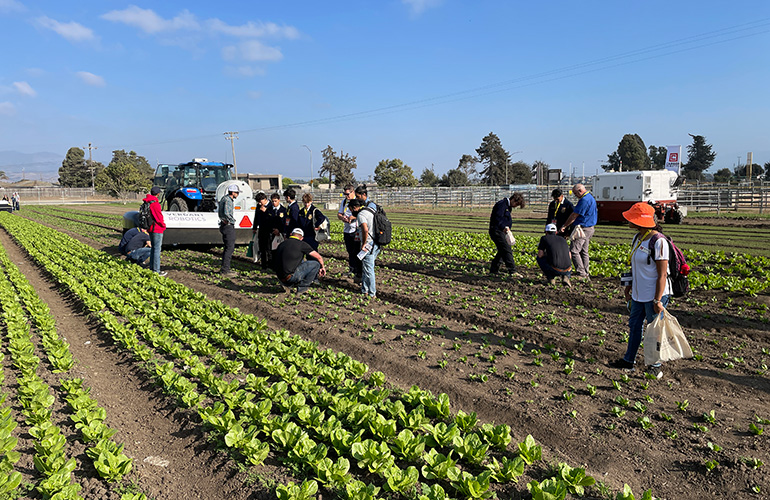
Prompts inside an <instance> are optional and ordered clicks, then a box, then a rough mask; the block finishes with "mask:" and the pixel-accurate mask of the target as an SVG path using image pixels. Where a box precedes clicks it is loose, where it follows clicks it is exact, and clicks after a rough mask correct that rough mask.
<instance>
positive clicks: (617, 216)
mask: <svg viewBox="0 0 770 500" xmlns="http://www.w3.org/2000/svg"><path fill="white" fill-rule="evenodd" d="M683 181H684V178H683V177H681V176H679V175H677V173H676V172H672V171H670V170H637V171H629V172H607V173H603V174H599V175H597V176H596V177H594V182H593V188H592V193H593V195H594V198H595V199H596V204H597V208H598V210H599V220H602V221H608V222H623V221H624V220H625V219H623V212H625V211H626V210H628V209H629V208H631V206H632V205H633V204H634V203H638V202H640V201H642V202H646V203H649V204H650V205H652V206H653V207H655V213H656V214H657V216H658V219H659V220H660V221H664V222H667V223H671V224H679V223H680V222H681V221H682V219H683V218H684V217H685V216H686V215H687V209H686V208H685V207H681V206H679V204H678V203H677V193H678V191H679V186H680V185H681V184H682V182H683Z"/></svg>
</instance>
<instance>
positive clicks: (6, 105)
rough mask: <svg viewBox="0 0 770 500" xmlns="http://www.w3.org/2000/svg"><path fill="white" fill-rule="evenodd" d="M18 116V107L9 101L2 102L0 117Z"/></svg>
mask: <svg viewBox="0 0 770 500" xmlns="http://www.w3.org/2000/svg"><path fill="white" fill-rule="evenodd" d="M14 114H16V107H15V106H14V105H13V104H11V103H10V102H8V101H5V102H0V115H4V116H12V115H14Z"/></svg>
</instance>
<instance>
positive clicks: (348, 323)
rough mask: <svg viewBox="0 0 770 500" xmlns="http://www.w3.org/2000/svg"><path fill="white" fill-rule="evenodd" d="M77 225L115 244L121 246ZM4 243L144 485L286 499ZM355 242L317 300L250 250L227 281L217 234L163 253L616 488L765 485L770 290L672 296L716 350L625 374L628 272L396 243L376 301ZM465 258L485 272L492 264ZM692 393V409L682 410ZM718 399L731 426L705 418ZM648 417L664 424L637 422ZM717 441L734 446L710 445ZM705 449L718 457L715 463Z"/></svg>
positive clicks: (205, 287) (226, 296)
mask: <svg viewBox="0 0 770 500" xmlns="http://www.w3.org/2000/svg"><path fill="white" fill-rule="evenodd" d="M73 236H75V237H78V238H79V239H81V241H85V242H87V243H88V244H90V245H92V246H94V247H96V248H99V249H103V250H105V251H108V252H111V253H115V247H114V245H109V246H105V245H104V244H102V243H98V242H95V241H93V240H86V239H84V238H82V237H80V236H78V235H74V234H73ZM0 242H2V244H3V246H4V247H5V248H6V249H8V251H9V253H10V254H11V255H12V257H11V258H12V260H13V261H14V262H16V263H17V265H19V266H20V267H21V268H22V271H23V272H24V273H25V274H26V275H27V276H28V278H29V279H30V281H31V282H32V283H33V285H34V286H35V288H36V290H38V293H39V294H40V295H41V297H42V298H43V300H45V301H46V302H47V303H48V304H49V306H50V307H51V309H52V311H54V316H55V317H56V319H57V324H58V325H59V328H60V330H59V331H60V332H62V334H63V335H65V336H66V337H67V339H68V341H69V342H70V344H71V349H72V350H73V354H74V355H75V357H76V358H78V359H79V360H80V364H79V365H78V367H77V369H76V373H75V375H77V376H82V377H83V378H84V379H86V384H87V385H89V386H91V387H93V388H94V389H93V393H92V394H94V395H95V397H96V398H97V399H98V400H99V402H100V403H101V404H102V406H104V407H105V408H106V409H107V413H108V415H109V417H108V418H109V421H108V422H109V424H110V425H111V426H112V427H114V428H116V429H120V433H119V435H118V436H117V439H118V440H122V441H123V442H125V443H126V453H127V454H129V455H130V456H132V457H134V458H135V459H136V460H135V463H134V471H135V472H134V473H132V477H131V479H133V480H134V481H135V482H136V483H137V484H138V485H139V487H140V489H141V490H142V491H145V492H146V493H148V494H150V495H152V496H153V497H154V498H157V499H160V498H258V497H263V496H265V497H267V496H270V497H271V498H272V496H273V494H272V493H269V491H268V489H267V488H265V487H260V486H246V485H244V480H245V479H247V478H246V476H245V474H244V473H240V474H239V473H237V472H235V471H234V469H233V467H232V466H231V465H230V463H231V462H230V461H229V460H228V459H227V457H226V456H225V455H224V454H223V453H222V452H218V451H216V450H215V449H214V446H213V445H211V444H209V443H208V442H207V440H206V437H205V435H202V434H201V432H200V430H199V429H200V425H198V421H197V416H195V415H190V414H188V413H187V412H184V411H180V410H176V409H174V408H173V407H172V406H171V404H170V403H169V402H168V401H167V400H166V398H165V397H164V395H163V394H162V393H161V392H160V391H159V390H157V389H156V388H155V387H154V386H153V385H152V384H151V383H150V382H148V380H149V377H148V376H147V374H146V373H144V371H143V369H142V368H141V367H137V366H136V364H135V362H133V361H132V360H131V359H129V358H128V357H126V356H125V354H123V353H122V352H120V350H119V349H116V348H114V347H113V346H112V345H111V342H110V340H109V339H108V338H107V337H104V336H102V335H101V334H100V333H99V332H97V331H95V330H94V329H93V328H91V327H90V325H89V322H88V320H87V318H85V317H84V316H82V315H81V314H80V313H79V312H78V311H77V308H76V307H74V306H73V304H70V303H68V302H67V301H66V300H64V299H62V298H61V297H60V296H59V294H58V292H57V290H56V289H55V287H53V286H52V285H51V284H50V282H49V281H48V280H47V278H46V277H45V276H44V275H42V274H41V273H40V272H39V270H38V269H37V268H36V267H35V266H34V265H32V264H30V263H29V261H27V260H26V258H25V257H24V255H23V254H22V253H21V252H20V251H19V250H18V248H16V247H15V246H14V245H13V244H11V243H10V240H9V239H8V238H7V236H6V235H5V234H4V233H3V234H2V237H1V238H0ZM343 252H344V250H343V249H342V247H341V246H340V245H339V244H328V245H325V246H322V248H321V253H322V254H323V255H324V257H325V258H326V259H327V261H328V264H329V268H330V277H329V278H327V279H325V280H323V284H322V285H321V286H320V287H318V288H314V289H313V290H312V291H311V292H309V293H308V294H307V295H305V296H302V297H297V296H295V295H293V294H292V295H285V294H284V293H283V291H282V289H281V287H280V286H279V285H278V283H277V281H276V280H275V278H274V277H273V276H272V275H271V274H269V273H268V272H265V271H262V270H261V269H258V268H257V267H256V266H254V264H253V263H251V262H248V261H247V260H246V259H245V258H241V259H240V260H239V261H238V262H237V263H236V265H235V268H236V270H237V272H238V277H237V278H234V279H232V280H219V279H216V277H215V275H214V271H215V270H216V269H217V268H218V264H219V262H218V258H219V254H218V250H216V249H214V250H213V251H212V252H211V253H207V252H198V251H194V250H189V249H188V250H169V251H165V250H164V252H163V258H162V260H163V266H164V268H165V269H168V270H169V277H170V278H171V279H174V280H175V281H178V282H180V283H184V284H185V285H187V286H189V287H191V288H194V289H196V290H198V291H201V292H203V293H205V294H206V295H207V296H208V297H209V298H211V299H216V300H221V301H222V302H224V303H226V304H228V305H230V306H233V307H238V308H239V309H240V310H241V311H242V312H253V313H254V314H256V315H257V316H259V317H263V318H266V319H267V320H268V323H269V325H270V326H271V327H272V328H288V329H290V330H291V331H292V332H294V333H297V334H300V335H302V336H303V337H306V338H309V339H312V340H314V341H317V342H318V343H319V345H320V347H322V348H326V347H328V348H331V349H334V350H340V351H344V352H346V353H348V354H350V355H351V356H353V357H354V358H356V359H359V360H361V361H363V362H365V363H367V364H368V365H369V367H370V370H371V371H382V372H384V373H385V374H386V376H387V378H388V380H389V381H390V382H391V383H392V384H394V385H396V386H398V387H400V388H403V389H408V388H409V387H410V386H411V385H413V384H418V385H419V386H420V387H422V388H423V389H429V390H431V391H432V392H433V393H434V394H438V393H442V392H443V393H447V394H448V395H449V397H450V399H451V401H452V407H453V411H457V410H459V409H463V410H464V411H466V412H471V411H475V412H477V413H478V415H479V417H480V419H481V420H483V421H486V422H492V421H494V422H495V423H507V424H509V425H510V426H511V427H512V429H513V434H514V437H515V439H516V440H518V441H521V440H523V439H524V437H526V435H527V434H532V435H533V436H534V437H535V438H536V439H537V440H538V441H539V442H540V443H542V444H543V446H544V448H545V450H544V457H545V459H546V460H547V461H548V462H549V463H555V462H557V461H565V462H567V463H569V464H570V465H573V466H579V465H586V466H587V469H588V473H589V474H591V475H593V476H594V477H595V478H596V479H597V480H598V481H603V482H605V483H606V484H607V485H609V486H610V487H611V489H612V490H613V491H617V490H619V489H621V488H622V486H623V483H624V482H625V483H628V484H629V485H630V486H631V487H632V488H633V490H634V491H635V492H636V493H637V494H639V493H640V492H641V491H643V490H645V489H648V488H652V489H653V492H654V493H655V495H656V496H659V497H665V498H693V499H696V498H697V499H702V498H758V497H757V496H756V495H755V494H754V493H752V492H751V488H752V487H755V486H759V487H760V488H761V491H762V492H763V493H764V492H765V491H770V473H768V467H767V466H763V467H759V468H758V469H753V468H751V467H750V466H749V465H747V463H746V461H745V460H744V459H745V458H755V459H759V460H761V461H762V462H764V463H765V464H768V466H770V446H768V443H767V439H768V436H767V435H761V436H755V435H754V434H751V433H749V432H748V428H749V424H751V423H752V422H755V415H757V416H760V417H762V418H765V419H767V418H770V405H768V401H770V382H769V381H768V378H767V373H766V371H767V370H766V369H762V368H761V366H762V365H763V364H764V363H766V362H767V359H766V358H768V357H770V355H768V354H766V353H763V352H762V349H763V348H767V346H768V345H769V344H768V332H769V331H770V324H769V323H768V320H769V319H770V315H769V314H768V312H767V306H768V305H770V301H768V298H767V296H762V297H759V298H755V299H752V298H748V297H745V296H741V295H736V294H728V293H723V292H715V291H711V292H700V291H698V292H693V293H692V294H691V296H690V297H689V298H688V299H687V300H686V301H677V302H676V303H675V304H673V305H672V307H671V311H672V312H673V313H674V314H675V315H676V316H677V318H678V319H679V321H680V323H681V324H682V326H683V328H684V331H685V333H686V334H687V336H688V338H689V339H690V342H691V345H692V346H693V348H694V349H695V350H696V352H697V354H698V355H699V356H702V358H701V359H700V360H694V359H693V360H683V361H676V362H672V363H668V364H666V365H664V377H663V378H662V379H661V380H653V381H649V380H646V379H645V378H644V377H643V375H642V374H641V373H639V372H635V373H631V374H629V375H628V380H627V381H623V380H622V379H621V377H622V375H623V373H622V372H621V371H618V370H613V369H611V368H609V367H607V362H608V361H609V360H611V359H615V358H617V357H619V356H620V355H621V354H622V352H623V351H624V350H625V341H624V340H623V334H624V333H625V332H626V331H627V326H626V324H625V323H626V320H627V314H626V311H625V304H624V303H623V301H622V300H621V295H620V292H619V290H618V288H617V287H616V285H615V283H614V282H611V281H608V280H594V281H592V282H590V283H584V282H575V283H574V284H573V287H572V288H571V289H567V288H564V287H563V286H561V285H558V286H556V287H552V286H547V285H544V284H542V283H541V280H540V278H539V276H538V274H537V273H535V272H534V270H523V273H524V274H525V278H524V279H521V280H507V279H498V278H490V277H488V276H486V275H482V274H480V273H473V272H465V271H454V270H452V269H456V267H457V266H456V264H457V262H454V261H446V262H445V261H443V260H442V259H440V258H435V257H425V256H422V255H415V254H408V253H403V252H395V251H390V250H386V251H385V253H384V254H383V255H382V256H381V257H380V258H379V259H378V268H377V287H378V292H377V299H375V300H371V301H369V300H366V299H363V298H362V297H361V296H360V294H359V293H358V287H357V285H355V284H353V283H352V280H350V279H348V278H346V277H344V271H345V270H346V267H347V266H346V263H345V262H344V260H343V258H344V255H343ZM239 253H241V254H242V252H241V251H239ZM468 265H469V266H470V269H477V270H478V269H480V268H481V267H482V266H483V263H468ZM212 278H213V279H212ZM89 341H90V343H89V344H86V342H89ZM519 349H520V350H519ZM567 357H572V358H574V360H575V364H574V371H573V372H572V373H571V374H566V373H565V370H564V367H565V359H566V358H567ZM640 364H641V360H640ZM758 371H763V373H762V374H759V373H758ZM483 377H485V378H486V381H482V380H483ZM613 381H614V382H616V383H617V384H618V387H619V388H620V390H618V389H617V388H615V387H614V386H613ZM647 384H649V385H647ZM589 386H592V387H593V388H595V394H593V395H591V394H590V392H592V389H591V388H590V387H589ZM565 392H566V393H567V396H566V397H565V395H564V393H565ZM570 395H572V396H570ZM618 396H622V397H623V398H627V399H628V400H629V406H628V407H627V408H622V409H624V410H626V414H625V415H624V416H622V417H616V416H614V415H613V413H612V409H613V407H615V406H618V407H621V405H620V404H619V403H618V402H616V398H617V397H618ZM568 399H571V401H568ZM685 400H687V401H688V402H689V406H688V407H687V409H686V411H679V410H678V402H684V401H685ZM635 404H638V405H637V409H635ZM642 405H643V406H642ZM642 409H643V410H644V413H641V411H640V410H642ZM711 410H714V412H715V413H714V415H715V417H716V420H717V423H716V424H712V423H707V422H705V421H704V418H703V416H702V415H703V414H708V413H709V412H710V411H711ZM665 415H667V416H669V417H670V418H671V420H670V421H668V420H666V418H665ZM643 416H647V417H649V419H650V421H651V423H652V424H653V427H652V428H650V429H648V430H644V429H643V428H642V426H641V425H640V424H639V423H638V422H637V419H638V418H640V417H643ZM694 424H698V425H705V426H706V427H707V428H708V430H707V431H706V432H703V431H699V430H697V429H696V428H695V427H694ZM765 427H767V428H768V429H767V430H770V426H765ZM674 435H676V437H675V438H672V437H673V436H674ZM709 442H712V443H714V444H717V445H719V446H720V447H721V448H722V451H719V452H714V451H711V450H710V449H709V448H708V446H707V444H708V443H709ZM150 456H154V457H161V458H163V459H167V460H169V461H170V463H169V465H168V467H166V468H162V467H158V466H154V465H150V464H149V463H146V462H144V461H143V460H144V459H145V458H146V457H150ZM707 460H716V462H718V464H719V465H718V466H717V467H716V468H715V469H714V470H713V471H710V472H709V471H708V470H707V468H706V466H705V463H706V461H707ZM254 472H256V473H257V474H259V475H260V476H262V477H263V478H267V479H268V481H269V480H270V479H275V480H278V481H284V480H285V478H286V476H287V475H288V472H286V471H285V470H284V469H280V468H278V467H276V466H274V465H270V466H265V467H261V468H259V470H256V471H254ZM94 483H95V484H96V481H94ZM89 484H90V483H88V484H86V488H88V487H89ZM98 487H99V486H98V485H97V486H95V488H98ZM500 493H503V492H500ZM511 493H512V492H511ZM94 494H96V493H94ZM503 496H509V495H503ZM91 498H99V496H98V495H96V496H92V497H91ZM105 498H107V497H105Z"/></svg>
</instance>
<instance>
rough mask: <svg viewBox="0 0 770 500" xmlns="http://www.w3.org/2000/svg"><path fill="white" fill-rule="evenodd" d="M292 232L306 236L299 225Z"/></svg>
mask: <svg viewBox="0 0 770 500" xmlns="http://www.w3.org/2000/svg"><path fill="white" fill-rule="evenodd" d="M291 234H298V235H300V236H302V237H303V238H304V237H305V231H303V230H302V229H300V228H298V227H297V228H295V229H294V231H292V232H291Z"/></svg>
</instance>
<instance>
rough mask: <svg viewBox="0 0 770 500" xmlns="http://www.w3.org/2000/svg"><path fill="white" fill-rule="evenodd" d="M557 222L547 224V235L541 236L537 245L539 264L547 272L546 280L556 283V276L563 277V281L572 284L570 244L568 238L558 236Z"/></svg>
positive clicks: (551, 283) (544, 272)
mask: <svg viewBox="0 0 770 500" xmlns="http://www.w3.org/2000/svg"><path fill="white" fill-rule="evenodd" d="M557 231H558V229H557V228H556V224H546V226H545V235H544V236H542V237H541V238H540V243H538V245H537V264H538V265H539V266H540V269H541V270H542V271H543V274H545V279H546V282H547V283H548V284H550V285H553V284H554V283H556V278H557V277H561V282H562V283H564V284H565V285H567V286H570V281H569V276H570V274H571V271H572V262H571V260H570V254H569V245H568V244H567V240H565V239H564V238H562V237H561V236H557V235H556V232H557Z"/></svg>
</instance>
